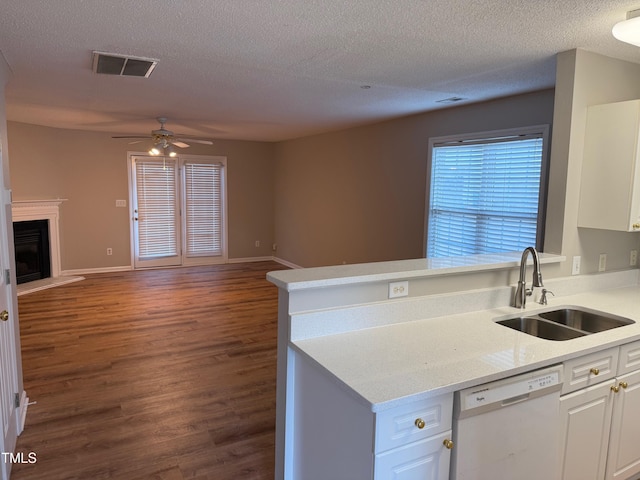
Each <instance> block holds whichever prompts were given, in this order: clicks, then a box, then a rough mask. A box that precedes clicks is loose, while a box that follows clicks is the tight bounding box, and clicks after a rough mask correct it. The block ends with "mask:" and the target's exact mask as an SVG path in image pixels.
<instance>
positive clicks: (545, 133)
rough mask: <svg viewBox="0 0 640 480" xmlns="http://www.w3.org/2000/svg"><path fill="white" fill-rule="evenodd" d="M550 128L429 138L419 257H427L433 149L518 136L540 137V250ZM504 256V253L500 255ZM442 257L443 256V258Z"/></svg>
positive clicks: (538, 235) (545, 198) (545, 203)
mask: <svg viewBox="0 0 640 480" xmlns="http://www.w3.org/2000/svg"><path fill="white" fill-rule="evenodd" d="M549 132H550V126H549V125H548V124H542V125H532V126H525V127H515V128H508V129H500V130H488V131H483V132H474V133H463V134H453V135H446V136H438V137H430V138H429V142H428V152H427V173H426V189H425V190H426V194H425V212H424V230H423V234H424V237H423V242H422V246H423V255H424V257H425V258H429V257H427V252H428V248H429V245H428V240H429V215H430V203H431V184H432V178H431V175H432V170H433V169H432V167H433V149H434V147H437V146H443V145H447V144H463V143H465V142H469V143H471V142H474V143H477V142H479V141H481V140H487V142H489V141H494V142H495V140H496V139H506V138H513V139H514V140H515V139H517V137H521V136H529V137H531V136H537V137H541V138H542V159H541V165H540V188H539V192H538V218H537V223H536V245H534V246H535V247H536V249H537V250H538V251H539V252H542V251H543V246H544V236H545V222H546V215H547V193H548V185H549V152H550V151H551V149H550V136H549ZM503 253H507V252H503ZM443 258H444V257H443Z"/></svg>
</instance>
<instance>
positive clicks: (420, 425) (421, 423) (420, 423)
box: [413, 418, 425, 430]
mask: <svg viewBox="0 0 640 480" xmlns="http://www.w3.org/2000/svg"><path fill="white" fill-rule="evenodd" d="M413 423H415V425H416V427H418V428H419V429H420V430H422V429H423V428H424V426H425V423H424V420H423V419H421V418H416V421H415V422H413Z"/></svg>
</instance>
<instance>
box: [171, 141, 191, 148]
mask: <svg viewBox="0 0 640 480" xmlns="http://www.w3.org/2000/svg"><path fill="white" fill-rule="evenodd" d="M171 144H172V145H175V146H176V147H180V148H187V147H188V146H189V144H188V143H184V142H181V141H180V140H171Z"/></svg>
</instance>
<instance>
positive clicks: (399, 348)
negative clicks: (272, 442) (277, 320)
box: [291, 286, 640, 411]
mask: <svg viewBox="0 0 640 480" xmlns="http://www.w3.org/2000/svg"><path fill="white" fill-rule="evenodd" d="M563 306H582V307H587V308H591V309H594V310H600V311H603V312H608V313H611V314H615V315H619V316H622V317H627V318H629V319H632V320H634V321H635V322H636V323H635V324H633V325H628V326H624V327H619V328H615V329H612V330H609V331H606V332H600V333H596V334H592V335H587V336H584V337H580V338H576V339H572V340H566V341H551V340H545V339H540V338H537V337H534V336H531V335H527V334H525V333H521V332H518V331H516V330H512V329H510V328H507V327H505V326H502V325H499V324H497V323H495V320H496V319H500V318H501V317H507V316H513V315H516V314H518V310H515V309H514V308H513V307H507V306H505V307H501V308H495V309H491V310H483V311H477V312H472V313H464V314H456V315H448V316H441V317H435V318H428V319H423V320H413V321H407V322H403V323H395V324H392V325H385V326H379V327H375V328H364V329H360V330H356V331H351V332H346V333H340V334H334V335H326V336H319V337H316V338H308V339H303V340H297V341H293V342H292V343H291V345H292V347H293V348H295V349H296V350H297V351H298V352H300V353H302V354H303V355H305V356H307V357H308V358H309V359H311V360H312V361H313V362H314V363H316V364H318V365H320V366H321V367H322V368H324V369H326V371H328V372H329V373H330V374H331V376H332V377H333V379H334V380H336V381H337V382H338V383H339V384H342V385H343V386H346V387H347V388H348V390H350V391H351V392H353V393H355V395H356V396H357V397H359V398H360V399H361V400H362V401H363V402H365V403H367V404H369V405H370V406H371V408H372V410H373V411H380V410H384V409H387V408H392V407H394V406H397V405H400V404H403V403H407V402H412V401H416V400H420V399H423V398H427V397H431V396H435V395H439V394H443V393H449V392H453V391H457V390H460V389H463V388H467V387H470V386H474V385H479V384H482V383H485V382H490V381H493V380H498V379H500V378H505V377H508V376H511V375H516V374H519V373H524V372H527V371H530V370H534V369H538V368H542V367H545V366H549V365H553V364H557V363H561V362H562V361H564V360H566V359H569V358H574V357H578V356H581V355H585V354H588V353H592V352H595V351H598V350H602V349H604V348H607V347H614V346H618V345H622V344H625V343H629V342H633V341H636V340H640V286H631V287H623V288H617V289H612V290H606V291H593V292H589V293H579V294H575V295H569V296H564V297H561V298H554V297H551V298H550V299H549V305H547V306H546V307H543V306H541V305H538V304H536V303H533V302H530V303H529V304H528V305H527V309H526V310H525V312H526V313H527V314H529V313H534V312H536V311H543V310H552V309H556V308H558V307H563Z"/></svg>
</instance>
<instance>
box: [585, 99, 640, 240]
mask: <svg viewBox="0 0 640 480" xmlns="http://www.w3.org/2000/svg"><path fill="white" fill-rule="evenodd" d="M639 133H640V100H631V101H627V102H619V103H611V104H605V105H593V106H591V107H589V108H588V111H587V128H586V133H585V143H584V155H583V164H582V177H581V186H580V207H579V210H578V226H579V227H589V228H601V229H606V230H620V231H625V232H631V231H640V155H639V152H640V142H639V140H640V138H639V137H640V135H639Z"/></svg>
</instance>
